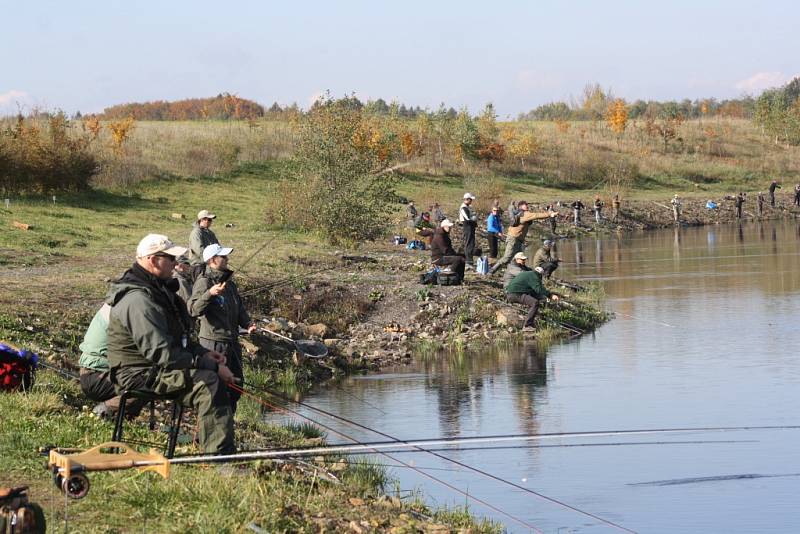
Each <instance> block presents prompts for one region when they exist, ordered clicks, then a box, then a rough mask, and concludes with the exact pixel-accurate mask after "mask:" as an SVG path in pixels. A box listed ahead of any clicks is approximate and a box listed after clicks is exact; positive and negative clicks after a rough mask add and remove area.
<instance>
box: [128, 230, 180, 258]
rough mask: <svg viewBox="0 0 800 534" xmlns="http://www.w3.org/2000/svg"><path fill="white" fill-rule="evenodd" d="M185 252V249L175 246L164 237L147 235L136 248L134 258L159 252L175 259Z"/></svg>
mask: <svg viewBox="0 0 800 534" xmlns="http://www.w3.org/2000/svg"><path fill="white" fill-rule="evenodd" d="M187 250H188V249H187V248H186V247H179V246H177V245H176V244H175V243H173V242H172V241H170V240H169V238H168V237H167V236H165V235H161V234H147V235H146V236H144V238H143V239H142V240H141V241H139V244H138V245H137V246H136V257H137V258H145V257H147V256H152V255H153V254H158V253H159V252H161V253H163V254H169V255H170V256H175V257H176V258H177V257H178V256H180V255H182V254H186V251H187Z"/></svg>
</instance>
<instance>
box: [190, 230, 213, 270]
mask: <svg viewBox="0 0 800 534" xmlns="http://www.w3.org/2000/svg"><path fill="white" fill-rule="evenodd" d="M214 243H219V239H217V236H216V235H215V234H214V232H212V231H211V229H210V228H203V227H202V226H200V223H199V222H197V221H195V223H194V224H193V225H192V232H191V233H190V234H189V261H190V262H192V265H199V264H201V263H204V262H203V249H204V248H206V247H207V246H208V245H213V244H214Z"/></svg>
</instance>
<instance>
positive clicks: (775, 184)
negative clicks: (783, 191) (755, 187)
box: [769, 180, 781, 208]
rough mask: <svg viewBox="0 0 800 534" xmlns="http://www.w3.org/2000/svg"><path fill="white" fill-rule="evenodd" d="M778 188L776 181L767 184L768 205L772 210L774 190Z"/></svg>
mask: <svg viewBox="0 0 800 534" xmlns="http://www.w3.org/2000/svg"><path fill="white" fill-rule="evenodd" d="M780 188H781V186H779V185H778V180H772V183H770V184H769V205H770V206H772V207H773V208H774V207H775V190H776V189H780Z"/></svg>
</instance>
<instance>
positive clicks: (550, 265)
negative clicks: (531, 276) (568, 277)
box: [533, 239, 558, 278]
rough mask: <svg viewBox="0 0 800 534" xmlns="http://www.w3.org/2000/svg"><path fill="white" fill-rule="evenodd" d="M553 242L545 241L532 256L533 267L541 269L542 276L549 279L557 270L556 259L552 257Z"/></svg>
mask: <svg viewBox="0 0 800 534" xmlns="http://www.w3.org/2000/svg"><path fill="white" fill-rule="evenodd" d="M554 244H555V241H553V240H551V239H545V240H544V242H543V243H542V246H541V247H539V249H538V250H537V251H536V253H535V254H534V255H533V267H534V268H536V267H541V268H542V276H544V277H545V278H550V275H551V274H553V271H555V270H556V269H558V258H554V257H553V245H554Z"/></svg>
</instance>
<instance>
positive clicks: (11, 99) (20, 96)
mask: <svg viewBox="0 0 800 534" xmlns="http://www.w3.org/2000/svg"><path fill="white" fill-rule="evenodd" d="M27 100H28V93H26V92H24V91H17V90H15V89H12V90H11V91H8V92H6V93H0V106H7V105H9V104H15V103H17V102H25V101H27Z"/></svg>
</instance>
